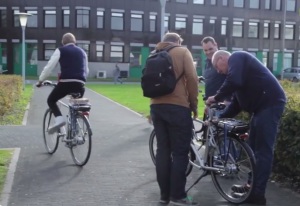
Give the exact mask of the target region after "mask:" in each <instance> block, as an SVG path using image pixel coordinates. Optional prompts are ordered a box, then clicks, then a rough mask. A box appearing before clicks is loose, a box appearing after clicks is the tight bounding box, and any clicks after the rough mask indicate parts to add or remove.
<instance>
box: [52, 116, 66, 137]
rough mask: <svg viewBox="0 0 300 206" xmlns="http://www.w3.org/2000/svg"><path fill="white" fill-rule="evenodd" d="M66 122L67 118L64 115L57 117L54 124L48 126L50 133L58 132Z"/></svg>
mask: <svg viewBox="0 0 300 206" xmlns="http://www.w3.org/2000/svg"><path fill="white" fill-rule="evenodd" d="M65 124H66V121H65V119H64V118H63V117H62V116H57V117H55V123H54V125H52V126H50V127H49V128H48V133H49V134H53V133H54V132H56V131H57V130H58V129H59V128H60V127H62V126H64V125H65Z"/></svg>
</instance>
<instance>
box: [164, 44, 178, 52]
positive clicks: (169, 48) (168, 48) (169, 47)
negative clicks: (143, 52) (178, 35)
mask: <svg viewBox="0 0 300 206" xmlns="http://www.w3.org/2000/svg"><path fill="white" fill-rule="evenodd" d="M175 47H180V46H179V45H170V46H167V47H166V48H164V49H162V51H166V52H169V51H170V50H171V49H173V48H175Z"/></svg>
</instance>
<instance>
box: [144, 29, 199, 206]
mask: <svg viewBox="0 0 300 206" xmlns="http://www.w3.org/2000/svg"><path fill="white" fill-rule="evenodd" d="M181 42H182V38H181V37H180V36H179V35H178V34H176V33H166V34H165V35H164V37H163V40H162V42H160V43H158V44H157V46H156V48H155V49H156V50H163V49H166V48H168V47H170V46H171V45H173V46H177V47H174V48H172V49H171V50H169V51H168V52H169V55H170V56H171V59H172V65H173V69H174V72H175V75H176V77H177V79H178V80H177V83H176V86H175V89H174V91H173V92H172V93H170V94H166V95H163V96H159V97H154V98H152V99H151V105H150V108H151V117H152V121H153V125H154V129H155V132H156V137H157V153H156V175H157V181H158V184H159V187H160V195H161V198H160V203H162V204H168V203H169V202H171V203H172V204H173V205H196V203H195V202H192V201H191V200H190V199H189V198H187V194H186V192H185V185H186V176H185V171H186V169H187V165H188V161H189V160H188V159H189V158H188V153H189V148H190V142H191V137H192V127H193V120H192V115H193V117H194V118H196V117H197V115H198V113H197V104H198V77H197V73H196V68H195V66H194V63H193V57H192V55H191V53H190V51H189V50H188V49H187V48H185V47H181V46H180V45H181Z"/></svg>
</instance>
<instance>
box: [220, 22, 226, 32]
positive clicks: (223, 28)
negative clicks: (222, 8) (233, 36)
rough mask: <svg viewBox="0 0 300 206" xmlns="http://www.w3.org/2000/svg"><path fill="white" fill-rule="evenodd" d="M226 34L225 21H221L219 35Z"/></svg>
mask: <svg viewBox="0 0 300 206" xmlns="http://www.w3.org/2000/svg"><path fill="white" fill-rule="evenodd" d="M226 34H227V20H222V21H221V35H226Z"/></svg>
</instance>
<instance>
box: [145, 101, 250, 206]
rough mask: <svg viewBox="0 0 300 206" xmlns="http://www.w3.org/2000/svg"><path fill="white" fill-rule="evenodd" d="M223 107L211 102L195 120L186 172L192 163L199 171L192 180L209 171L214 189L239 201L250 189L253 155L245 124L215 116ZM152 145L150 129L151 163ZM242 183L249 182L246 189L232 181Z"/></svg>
mask: <svg viewBox="0 0 300 206" xmlns="http://www.w3.org/2000/svg"><path fill="white" fill-rule="evenodd" d="M224 108H225V105H224V104H215V105H211V106H210V107H207V109H206V117H205V118H204V120H199V119H195V120H194V129H193V136H192V139H191V147H190V160H189V166H188V168H187V171H186V175H188V174H189V173H190V172H191V170H192V168H193V167H196V168H197V169H199V171H200V173H201V175H200V177H199V178H198V180H197V181H196V182H195V183H194V184H196V183H197V182H198V181H199V180H200V179H201V178H202V177H204V176H206V175H208V174H210V175H211V177H212V180H213V183H214V185H215V187H216V189H217V190H218V192H219V193H220V194H221V196H222V197H223V198H225V199H226V200H227V201H229V202H232V203H242V202H245V201H246V200H247V199H248V198H249V197H250V195H251V193H252V189H253V188H252V185H253V183H254V165H255V158H254V154H253V152H252V150H251V149H250V147H249V146H248V144H247V143H246V140H247V138H248V133H247V132H248V124H246V123H244V122H242V121H238V120H236V119H217V118H216V116H217V114H218V113H220V112H221V111H222V110H223V109H224ZM155 145H156V135H155V131H154V130H153V131H152V133H151V135H150V139H149V149H150V155H151V158H152V160H153V162H154V164H155V156H156V149H155V148H156V146H155ZM245 183H252V184H249V185H250V186H249V188H247V190H239V191H236V190H234V188H233V186H234V185H241V184H245ZM192 186H193V185H192ZM192 186H191V187H192ZM191 187H190V188H189V189H191ZM189 189H188V190H189ZM188 190H187V191H188Z"/></svg>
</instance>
